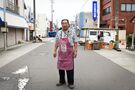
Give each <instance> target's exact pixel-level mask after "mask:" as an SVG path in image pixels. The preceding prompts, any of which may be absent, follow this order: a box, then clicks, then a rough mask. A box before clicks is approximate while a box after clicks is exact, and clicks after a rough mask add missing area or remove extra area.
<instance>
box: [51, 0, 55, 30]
mask: <svg viewBox="0 0 135 90" xmlns="http://www.w3.org/2000/svg"><path fill="white" fill-rule="evenodd" d="M53 12H54V10H53V0H51V25H52V26H51V30H52V31H53Z"/></svg>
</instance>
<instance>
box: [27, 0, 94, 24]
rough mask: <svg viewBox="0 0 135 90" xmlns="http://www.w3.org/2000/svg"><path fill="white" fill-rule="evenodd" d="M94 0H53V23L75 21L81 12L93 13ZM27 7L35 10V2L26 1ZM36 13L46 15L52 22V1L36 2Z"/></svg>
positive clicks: (31, 0) (41, 0)
mask: <svg viewBox="0 0 135 90" xmlns="http://www.w3.org/2000/svg"><path fill="white" fill-rule="evenodd" d="M92 1H93V0H53V9H54V13H53V21H54V23H55V22H60V21H61V19H64V18H67V19H69V20H70V21H74V20H75V16H76V14H77V13H79V12H81V11H85V12H91V11H92ZM25 3H26V5H28V6H30V7H31V8H33V0H25ZM36 13H37V14H46V16H47V17H48V18H49V20H51V0H36Z"/></svg>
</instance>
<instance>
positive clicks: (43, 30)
mask: <svg viewBox="0 0 135 90" xmlns="http://www.w3.org/2000/svg"><path fill="white" fill-rule="evenodd" d="M48 22H49V20H48V18H47V17H46V15H45V14H38V15H37V20H36V23H37V28H36V34H37V35H40V36H41V37H47V34H48V33H47V27H48Z"/></svg>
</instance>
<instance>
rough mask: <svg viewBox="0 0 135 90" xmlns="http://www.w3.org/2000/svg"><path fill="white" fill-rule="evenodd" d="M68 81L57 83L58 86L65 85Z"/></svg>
mask: <svg viewBox="0 0 135 90" xmlns="http://www.w3.org/2000/svg"><path fill="white" fill-rule="evenodd" d="M65 84H66V83H57V84H56V86H63V85H65Z"/></svg>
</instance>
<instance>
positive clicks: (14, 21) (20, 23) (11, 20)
mask: <svg viewBox="0 0 135 90" xmlns="http://www.w3.org/2000/svg"><path fill="white" fill-rule="evenodd" d="M6 22H7V25H8V26H9V27H16V28H28V23H27V22H26V20H25V18H23V17H21V16H19V15H14V14H10V13H7V17H6Z"/></svg>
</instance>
